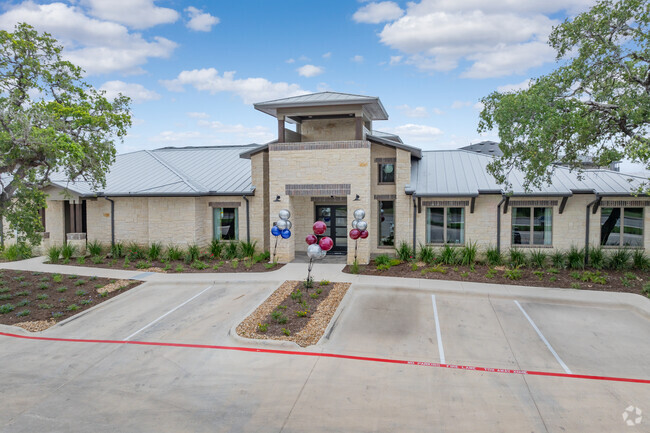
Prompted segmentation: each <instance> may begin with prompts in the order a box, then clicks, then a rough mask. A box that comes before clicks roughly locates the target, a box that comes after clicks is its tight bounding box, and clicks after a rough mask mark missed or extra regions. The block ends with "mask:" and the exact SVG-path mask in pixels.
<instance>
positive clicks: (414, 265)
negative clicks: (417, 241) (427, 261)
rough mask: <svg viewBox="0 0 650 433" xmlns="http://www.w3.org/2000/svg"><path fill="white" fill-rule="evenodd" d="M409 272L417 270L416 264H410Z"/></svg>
mask: <svg viewBox="0 0 650 433" xmlns="http://www.w3.org/2000/svg"><path fill="white" fill-rule="evenodd" d="M411 270H412V271H417V270H418V264H417V263H411Z"/></svg>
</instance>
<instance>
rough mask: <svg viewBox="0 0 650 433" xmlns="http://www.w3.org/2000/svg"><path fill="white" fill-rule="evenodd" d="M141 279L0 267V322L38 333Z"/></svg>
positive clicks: (135, 283)
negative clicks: (117, 278) (85, 275)
mask: <svg viewBox="0 0 650 433" xmlns="http://www.w3.org/2000/svg"><path fill="white" fill-rule="evenodd" d="M140 284H141V282H140V281H133V280H119V281H116V280H111V279H108V278H98V277H79V276H77V275H70V274H52V273H45V272H27V271H14V270H9V269H3V270H0V323H1V324H3V325H15V326H20V327H22V328H24V329H26V330H28V331H31V332H37V331H42V330H44V329H47V328H49V327H50V326H52V325H54V324H55V323H57V322H60V321H62V320H64V319H67V318H68V317H72V316H74V315H75V314H78V313H80V312H82V311H84V310H87V309H88V308H91V307H93V306H95V305H97V304H100V303H102V302H104V301H106V300H108V299H111V298H113V297H115V296H117V295H119V294H120V293H123V292H125V291H127V290H130V289H132V288H134V287H136V286H138V285H140Z"/></svg>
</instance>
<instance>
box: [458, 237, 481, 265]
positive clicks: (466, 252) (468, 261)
mask: <svg viewBox="0 0 650 433" xmlns="http://www.w3.org/2000/svg"><path fill="white" fill-rule="evenodd" d="M477 252H478V248H477V247H476V242H468V243H467V245H465V246H464V247H462V248H461V249H460V264H461V265H463V266H470V265H473V264H474V262H476V253H477Z"/></svg>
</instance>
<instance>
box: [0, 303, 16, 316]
mask: <svg viewBox="0 0 650 433" xmlns="http://www.w3.org/2000/svg"><path fill="white" fill-rule="evenodd" d="M15 309H16V307H15V306H14V305H12V304H4V305H0V314H8V313H11V312H12V311H14V310H15Z"/></svg>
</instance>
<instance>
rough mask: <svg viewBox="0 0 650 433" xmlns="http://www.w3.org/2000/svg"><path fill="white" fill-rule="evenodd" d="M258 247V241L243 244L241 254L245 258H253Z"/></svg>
mask: <svg viewBox="0 0 650 433" xmlns="http://www.w3.org/2000/svg"><path fill="white" fill-rule="evenodd" d="M256 247H257V241H253V242H242V243H241V244H240V248H241V253H242V255H243V256H244V257H251V258H252V257H253V256H254V255H255V248H256Z"/></svg>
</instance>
